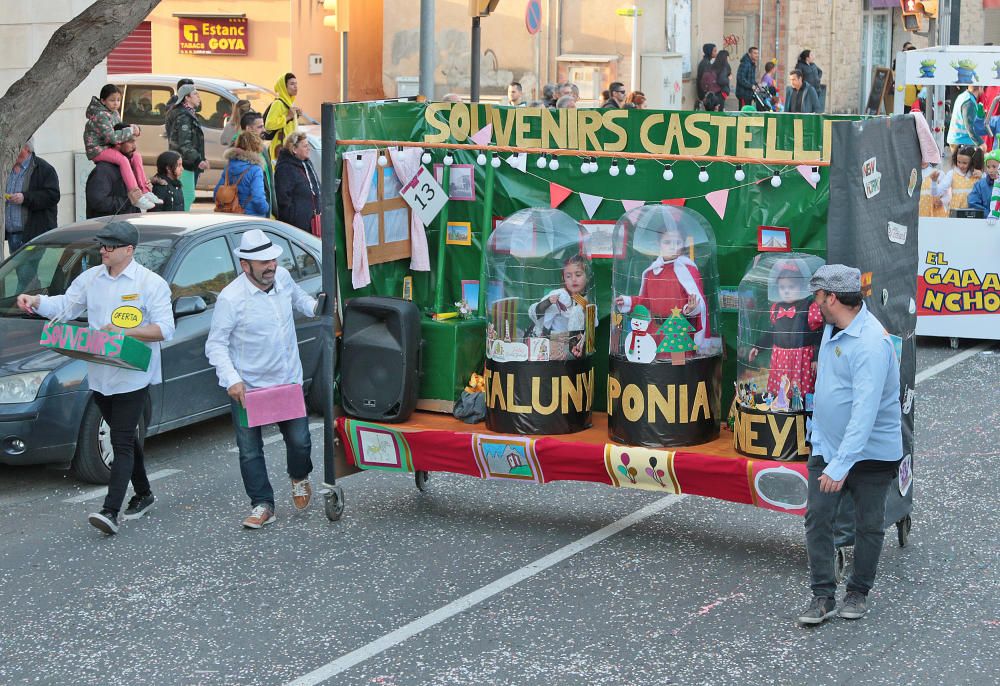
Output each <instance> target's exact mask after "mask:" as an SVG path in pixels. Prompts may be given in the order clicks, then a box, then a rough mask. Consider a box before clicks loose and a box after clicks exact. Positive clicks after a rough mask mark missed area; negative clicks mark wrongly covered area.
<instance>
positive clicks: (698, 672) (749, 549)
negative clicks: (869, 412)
mask: <svg viewBox="0 0 1000 686" xmlns="http://www.w3.org/2000/svg"><path fill="white" fill-rule="evenodd" d="M972 347H974V344H972V343H963V346H962V348H963V349H969V348H972ZM955 353H956V351H953V350H951V349H949V348H948V346H947V341H943V340H936V339H931V340H921V343H920V347H919V359H918V372H921V371H923V372H927V371H930V372H935V370H937V371H936V373H935V374H934V375H933V376H931V377H930V378H926V379H924V380H923V381H921V382H920V383H918V385H917V398H916V409H915V411H916V413H917V415H916V417H917V430H916V449H915V475H916V476H915V486H914V488H915V489H916V490H915V503H914V511H913V522H914V528H913V532H912V535H911V539H910V545H909V546H908V547H907V548H905V549H900V548H899V546H898V544H897V543H896V535H895V529H890V530H889V532H888V534H887V537H886V546H885V551H884V554H883V557H882V564H881V567H880V570H879V572H880V576H879V579H878V581H877V583H876V589H875V590H874V591H873V593H872V595H871V601H872V602H871V604H872V610H871V612H870V613H869V615H868V616H867V617H865V618H864V619H862V620H860V621H856V622H847V621H845V620H839V619H838V620H833V621H831V622H828V623H827V624H825V625H823V626H821V627H818V628H813V629H807V628H803V627H800V626H798V625H796V623H795V622H794V621H793V618H794V616H795V615H796V614H797V611H798V610H799V609H801V607H802V606H803V605H804V604H805V602H806V601H807V600H808V581H807V571H806V555H805V548H804V544H803V530H802V521H801V519H800V518H797V517H792V516H788V515H783V514H779V513H775V512H770V511H764V510H758V509H755V508H752V507H747V506H743V505H736V504H730V503H725V502H722V501H716V500H710V499H705V498H698V497H693V496H692V497H681V498H676V497H668V498H666V499H661V498H658V497H657V496H655V495H653V494H645V493H641V492H635V491H629V492H624V491H618V490H615V489H610V488H607V487H604V486H599V485H596V484H574V483H556V484H550V485H545V486H526V485H519V484H506V483H499V482H496V481H480V480H476V479H471V478H467V477H461V476H456V475H448V474H434V475H432V478H431V481H430V484H429V490H428V492H426V493H420V492H418V491H417V490H416V488H414V485H413V481H412V480H411V479H408V478H404V477H402V476H400V475H394V474H378V473H367V474H360V475H356V476H352V477H349V478H347V479H345V480H344V481H343V482H342V484H343V486H344V488H345V489H346V494H347V496H346V501H347V510H346V512H345V515H344V519H343V520H341V521H340V522H337V523H330V522H328V521H327V519H326V517H325V516H324V515H323V512H322V509H321V507H315V506H314V508H313V509H312V510H311V511H310V512H309V513H308V514H306V515H304V516H292V515H291V513H290V510H291V505H290V502H289V501H290V489H289V484H288V480H287V477H285V476H284V475H283V470H282V468H281V463H282V462H283V459H284V458H283V448H282V446H281V444H280V443H272V444H271V446H270V448H269V456H270V457H271V458H272V459H271V467H272V481H273V483H274V484H275V490H276V493H277V496H278V499H279V506H278V515H279V521H278V522H277V523H276V524H274V525H272V526H269V527H267V528H266V529H264V530H262V531H258V532H251V531H245V530H243V529H242V528H241V527H240V520H241V519H242V517H243V516H245V515H246V514H247V509H248V503H247V501H246V497H245V495H244V494H243V491H242V486H241V484H240V478H239V469H238V463H237V456H236V453H235V452H234V451H233V446H234V441H233V436H232V428H231V426H230V424H229V420H228V419H220V420H216V421H212V422H208V423H205V424H203V425H201V426H198V427H195V428H193V429H189V430H181V431H177V432H173V433H170V434H167V435H164V436H160V437H157V438H154V439H151V440H150V441H149V443H148V446H147V450H148V453H149V463H148V469H149V471H150V472H151V473H159V474H161V478H159V479H158V480H157V481H155V482H154V483H153V487H154V492H155V493H156V495H157V499H158V502H157V509H156V510H155V511H154V512H153V513H152V514H151V515H150V516H148V517H147V518H145V519H143V520H139V521H137V522H128V523H126V525H125V527H124V528H123V530H122V532H121V534H120V535H119V536H117V537H115V538H107V537H104V536H102V535H101V534H99V533H98V532H97V531H96V530H95V529H92V528H91V527H90V526H89V525H87V523H86V520H85V517H86V514H87V512H90V511H93V510H95V509H97V507H99V505H100V502H101V498H102V497H103V493H102V492H101V491H99V490H98V491H96V492H95V491H94V489H93V487H90V486H83V485H80V484H78V483H76V482H74V481H73V480H72V478H71V477H70V476H68V475H67V474H66V473H64V472H59V471H53V470H49V469H44V468H20V469H15V468H7V467H0V684H22V683H23V684H34V683H45V684H74V685H84V684H102V685H103V684H158V685H167V684H286V683H290V682H293V681H294V680H296V679H299V678H301V677H307V678H305V679H303V680H302V681H300V682H299V683H330V684H399V685H403V684H406V685H410V684H413V685H417V684H419V685H425V684H441V685H449V686H450V685H453V684H470V685H472V684H476V685H479V684H518V685H520V684H546V685H548V684H608V685H618V684H800V683H812V684H865V685H871V684H928V685H930V684H933V685H935V686H937V685H939V684H977V685H978V684H995V683H1000V663H998V661H997V659H996V655H997V646H998V645H1000V545H998V538H1000V537H998V534H997V530H996V529H997V526H996V508H995V505H994V503H995V502H996V490H995V484H996V478H995V476H994V475H993V473H992V469H994V468H997V467H1000V460H998V453H1000V450H998V448H997V445H998V444H1000V429H998V428H997V427H998V425H1000V409H998V407H1000V390H998V388H1000V346H998V347H997V348H995V349H989V350H986V351H984V352H979V353H977V354H973V355H971V356H969V357H968V358H967V359H964V360H962V361H961V362H960V363H958V364H956V365H954V366H951V367H949V368H947V369H943V370H940V368H939V367H935V365H937V364H938V363H940V362H942V361H945V360H947V359H949V358H950V357H952V356H953V355H954V354H955ZM313 438H314V446H315V447H316V448H317V450H315V451H314V455H316V456H317V457H315V458H314V459H315V462H316V465H317V472H316V475H317V477H320V476H321V471H322V470H321V460H320V459H319V458H318V455H319V451H318V448H319V446H320V444H321V441H322V431H321V430H319V429H317V430H316V431H314V432H313ZM88 496H89V499H88ZM68 501H69V502H68ZM79 501H83V502H79ZM623 518H627V519H625V521H622V520H623ZM595 532H599V533H596V534H595ZM324 668H325V671H322V670H323V669H324ZM316 670H320V671H319V672H318V673H317V672H316ZM338 670H342V671H339V672H338ZM335 672H337V673H336V674H334V673H335ZM307 675H312V676H307ZM324 676H329V678H328V680H326V681H322V678H323V677H324Z"/></svg>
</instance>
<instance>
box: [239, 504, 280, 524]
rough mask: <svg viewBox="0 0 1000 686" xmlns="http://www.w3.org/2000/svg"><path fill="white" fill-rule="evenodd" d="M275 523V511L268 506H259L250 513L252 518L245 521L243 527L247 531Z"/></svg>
mask: <svg viewBox="0 0 1000 686" xmlns="http://www.w3.org/2000/svg"><path fill="white" fill-rule="evenodd" d="M273 522H274V510H272V509H271V508H270V507H268V506H267V505H258V506H257V507H255V508H254V509H253V512H251V513H250V516H249V517H247V518H246V519H244V520H243V526H244V527H246V528H247V529H259V528H261V527H262V526H266V525H267V524H271V523H273Z"/></svg>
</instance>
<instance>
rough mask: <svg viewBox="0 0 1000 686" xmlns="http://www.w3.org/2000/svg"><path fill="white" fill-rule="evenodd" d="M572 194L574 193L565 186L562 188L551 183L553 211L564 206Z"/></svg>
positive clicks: (550, 196)
mask: <svg viewBox="0 0 1000 686" xmlns="http://www.w3.org/2000/svg"><path fill="white" fill-rule="evenodd" d="M572 192H573V191H571V190H570V189H568V188H566V187H565V186H560V185H559V184H558V183H550V184H549V206H550V207H551V208H552V209H555V208H557V207H559V206H560V205H562V204H563V201H564V200H566V198H568V197H569V196H570V193H572Z"/></svg>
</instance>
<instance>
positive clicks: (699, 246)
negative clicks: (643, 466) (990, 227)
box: [608, 205, 722, 447]
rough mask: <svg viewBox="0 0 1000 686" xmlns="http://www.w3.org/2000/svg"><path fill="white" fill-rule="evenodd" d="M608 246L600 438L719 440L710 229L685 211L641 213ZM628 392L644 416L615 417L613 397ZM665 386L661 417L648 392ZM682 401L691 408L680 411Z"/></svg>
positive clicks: (660, 208) (654, 442) (648, 209)
mask: <svg viewBox="0 0 1000 686" xmlns="http://www.w3.org/2000/svg"><path fill="white" fill-rule="evenodd" d="M613 241H614V242H613V245H614V249H615V254H614V259H615V261H614V266H613V278H612V288H613V293H614V300H613V303H614V313H613V314H612V332H611V351H610V360H609V365H608V374H609V377H610V379H609V389H610V390H609V418H608V428H609V433H610V434H611V437H612V438H613V439H615V440H618V441H621V442H624V443H628V444H631V445H647V446H658V447H669V446H680V445H695V444H697V443H704V442H706V441H708V440H712V439H713V438H715V437H716V436H717V435H718V430H719V417H718V406H719V403H720V398H721V395H720V393H721V386H720V383H721V370H722V366H721V362H722V357H721V355H722V339H721V338H719V337H718V333H717V332H718V323H717V321H716V317H717V309H718V308H717V304H716V303H717V289H718V270H717V267H716V251H715V238H714V236H713V234H712V229H711V226H710V225H709V224H708V222H707V220H705V218H704V217H702V216H701V215H700V214H698V213H697V212H694V211H693V210H690V209H687V208H682V207H670V206H665V205H644V206H641V207H637V208H634V209H632V210H630V211H629V212H627V213H626V214H625V215H623V216H622V217H621V218H620V219H619V220H618V223H617V224H616V226H615V230H614V236H613ZM630 384H632V385H635V386H636V387H637V388H639V389H647V392H648V393H649V394H651V395H650V396H649V397H648V398H645V399H644V401H643V402H644V404H645V406H647V407H648V406H649V405H652V409H653V410H654V411H652V412H643V413H641V414H642V417H641V418H640V417H638V413H637V411H633V412H631V413H630V414H631V415H632V418H630V417H629V416H628V415H627V414H626V413H623V412H622V411H620V408H618V407H617V403H618V402H619V401H620V398H619V397H618V395H616V392H617V391H623V390H624V389H627V388H628V387H629V385H630ZM671 386H672V387H673V389H675V391H676V393H677V396H676V398H677V401H676V402H679V403H680V405H679V406H676V407H673V408H669V409H670V410H672V413H671V412H662V413H661V412H659V410H660V408H662V407H664V405H663V403H662V402H661V400H660V398H659V397H656V396H655V394H654V392H653V391H648V389H650V388H656V389H660V388H663V389H666V388H670V387H671ZM682 387H683V390H681V388H682ZM686 398H692V399H697V400H696V402H694V403H690V405H691V406H690V407H687V406H684V407H682V405H685V404H687V401H686V400H685V399H686ZM702 399H705V403H704V404H702V403H701V400H702ZM630 403H631V404H632V406H633V407H635V403H634V400H630ZM640 419H641V421H640Z"/></svg>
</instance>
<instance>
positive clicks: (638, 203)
mask: <svg viewBox="0 0 1000 686" xmlns="http://www.w3.org/2000/svg"><path fill="white" fill-rule="evenodd" d="M645 204H646V201H645V200H622V207H624V208H625V211H626V212H629V211H631V210H634V209H635V208H637V207H642V206H643V205H645Z"/></svg>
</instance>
